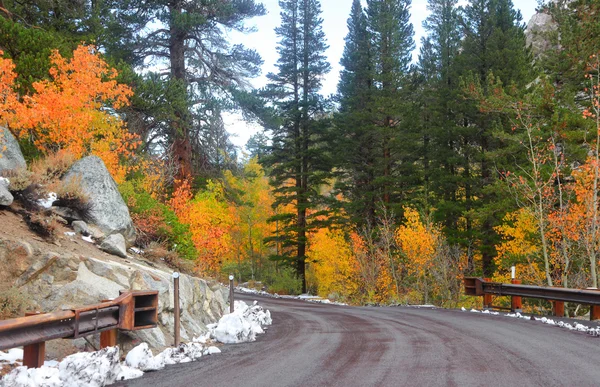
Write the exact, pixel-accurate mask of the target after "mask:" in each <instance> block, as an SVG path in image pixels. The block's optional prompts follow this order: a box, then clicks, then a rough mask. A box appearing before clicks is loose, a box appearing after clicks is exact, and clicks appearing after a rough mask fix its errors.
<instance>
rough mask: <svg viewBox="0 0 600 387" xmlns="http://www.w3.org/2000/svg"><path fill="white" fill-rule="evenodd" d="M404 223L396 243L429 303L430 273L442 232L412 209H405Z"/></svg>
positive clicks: (410, 272)
mask: <svg viewBox="0 0 600 387" xmlns="http://www.w3.org/2000/svg"><path fill="white" fill-rule="evenodd" d="M404 218H405V220H404V222H403V224H402V225H400V227H398V230H397V231H396V242H397V243H398V246H399V247H400V250H401V252H402V255H403V257H404V259H405V262H406V268H407V271H408V273H409V275H413V276H415V277H416V279H417V288H419V289H420V291H421V292H422V294H423V299H424V301H425V303H427V302H429V299H428V297H429V293H430V283H429V282H430V281H429V272H430V270H431V268H432V265H433V264H434V262H435V258H436V252H437V247H438V246H439V245H440V240H441V235H442V234H441V231H440V229H439V227H437V226H436V225H434V224H432V223H431V222H429V221H425V222H423V221H422V220H421V216H420V215H419V212H418V211H417V210H416V209H414V208H412V207H404Z"/></svg>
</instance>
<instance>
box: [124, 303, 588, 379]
mask: <svg viewBox="0 0 600 387" xmlns="http://www.w3.org/2000/svg"><path fill="white" fill-rule="evenodd" d="M239 297H241V298H243V299H245V300H246V301H251V300H253V299H258V300H259V302H260V303H261V304H262V305H264V306H265V307H266V308H268V309H270V310H271V313H272V315H273V325H272V326H271V327H270V328H269V329H268V331H267V333H266V334H264V335H261V336H259V338H258V340H257V341H256V342H254V343H248V344H239V345H228V346H225V347H223V353H222V354H220V355H214V356H207V357H203V358H202V359H201V360H199V361H198V362H194V363H189V364H181V365H175V366H168V367H167V368H165V369H164V370H162V371H159V372H153V373H147V374H146V375H144V376H143V377H142V378H140V379H136V380H132V381H128V382H121V383H120V384H118V386H131V387H134V386H140V387H162V386H169V387H173V386H187V387H192V386H244V387H252V386H345V387H346V386H578V387H581V386H599V385H600V364H599V363H600V339H599V338H595V337H591V336H588V335H586V334H583V333H577V332H570V331H567V330H565V329H561V328H558V327H552V326H548V325H545V324H541V323H535V322H531V321H524V320H518V319H512V318H507V317H498V316H496V317H495V316H489V315H482V314H475V313H468V312H461V311H457V310H442V309H434V310H432V309H424V308H422V309H416V308H403V307H396V308H353V307H341V306H328V305H319V304H312V303H308V302H303V301H296V300H281V299H271V298H262V297H253V298H249V297H247V296H239Z"/></svg>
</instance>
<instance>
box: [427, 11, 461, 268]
mask: <svg viewBox="0 0 600 387" xmlns="http://www.w3.org/2000/svg"><path fill="white" fill-rule="evenodd" d="M456 5H457V1H456V0H430V1H429V3H428V10H429V11H430V12H431V14H430V15H429V16H428V17H427V19H426V20H425V21H424V22H423V27H424V28H425V29H426V31H427V32H428V36H427V37H426V38H424V40H423V44H422V48H421V54H420V56H419V63H418V67H419V73H420V74H421V82H422V86H421V89H420V93H418V98H415V101H416V103H417V109H418V111H419V122H420V125H421V130H422V138H423V140H422V141H423V158H424V159H423V169H424V185H425V187H424V195H425V198H424V207H425V209H426V210H428V209H429V208H434V209H435V211H434V213H433V215H434V217H435V219H436V220H438V221H440V222H442V223H443V224H444V226H445V227H444V231H445V233H446V235H447V236H448V237H449V238H450V240H451V241H453V242H454V243H456V242H461V243H463V244H468V243H469V242H468V240H469V233H470V229H471V224H470V222H469V220H468V219H467V222H466V224H465V226H464V228H462V229H460V228H459V227H458V225H459V220H460V219H461V217H462V216H463V214H464V213H465V212H466V211H468V210H469V203H470V200H471V195H472V193H471V192H470V191H471V190H470V187H471V184H470V182H469V181H468V180H467V179H466V178H465V177H468V174H469V170H470V169H469V168H470V164H469V163H470V162H471V161H470V160H469V157H468V154H465V153H461V152H462V151H463V149H464V144H465V142H464V139H462V138H461V132H460V127H459V125H458V121H459V117H458V116H457V114H456V111H457V105H458V104H459V103H460V99H461V98H460V96H459V82H458V75H457V68H456V67H457V66H456V59H457V56H458V53H459V49H460V44H461V37H462V34H461V31H460V17H459V13H458V9H457V6H456ZM465 175H466V176H465ZM461 191H462V192H464V198H463V199H461V198H460V192H461ZM469 257H470V258H472V255H469ZM471 262H472V260H471ZM470 266H472V264H471V265H470Z"/></svg>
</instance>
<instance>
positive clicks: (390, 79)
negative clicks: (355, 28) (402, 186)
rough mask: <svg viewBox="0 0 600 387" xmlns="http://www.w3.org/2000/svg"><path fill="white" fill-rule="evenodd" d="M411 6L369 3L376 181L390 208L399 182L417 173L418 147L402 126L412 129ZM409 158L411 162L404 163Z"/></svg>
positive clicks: (382, 0) (397, 0)
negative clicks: (409, 80) (407, 122)
mask: <svg viewBox="0 0 600 387" xmlns="http://www.w3.org/2000/svg"><path fill="white" fill-rule="evenodd" d="M410 4H411V1H410V0H368V1H367V7H368V8H367V16H368V18H367V20H368V31H369V34H370V37H371V47H372V50H373V51H372V53H373V57H372V58H373V69H374V71H373V81H374V85H375V91H374V98H373V104H374V105H373V108H372V111H373V113H374V115H373V119H374V122H375V123H376V125H377V127H378V129H377V132H378V138H377V140H378V141H377V146H378V147H379V148H380V155H379V156H378V163H377V164H378V165H379V168H380V170H379V171H378V173H377V179H376V182H377V183H378V185H379V186H380V187H381V194H382V197H383V202H384V203H385V204H386V205H390V204H392V201H396V197H397V196H398V193H399V191H400V190H399V188H398V186H397V185H398V183H399V182H402V179H403V178H406V177H410V176H411V175H412V172H413V170H412V166H413V163H412V162H411V161H413V160H410V156H412V152H411V148H413V147H412V145H414V144H412V143H411V141H410V140H411V139H410V138H408V136H407V135H406V134H407V133H402V132H401V127H404V128H405V129H406V128H408V125H403V121H402V117H403V115H405V113H406V111H407V110H408V107H407V103H406V101H408V100H409V96H408V93H407V91H408V89H407V88H406V81H407V73H408V70H409V64H410V61H411V58H412V50H413V48H414V41H413V34H414V33H413V27H412V24H411V23H410V12H409V8H410ZM406 156H409V160H402V157H406ZM406 167H407V168H406ZM392 196H394V199H393V198H392Z"/></svg>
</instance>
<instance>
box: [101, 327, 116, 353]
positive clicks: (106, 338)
mask: <svg viewBox="0 0 600 387" xmlns="http://www.w3.org/2000/svg"><path fill="white" fill-rule="evenodd" d="M116 345H117V330H116V329H110V330H108V331H104V332H100V348H107V347H115V346H116Z"/></svg>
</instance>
